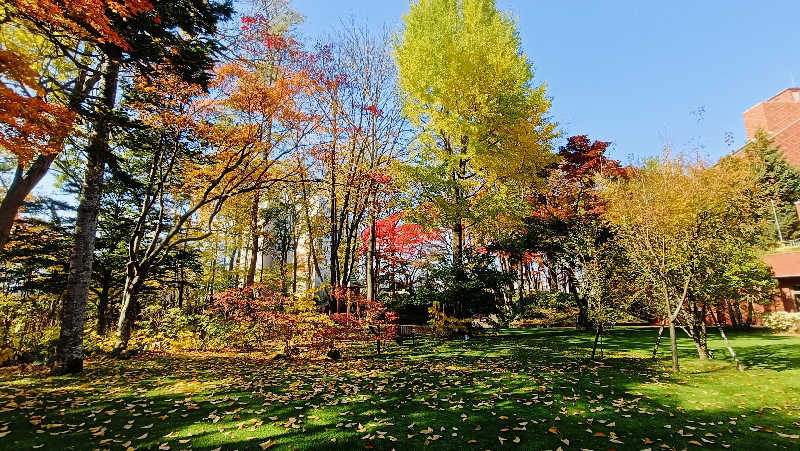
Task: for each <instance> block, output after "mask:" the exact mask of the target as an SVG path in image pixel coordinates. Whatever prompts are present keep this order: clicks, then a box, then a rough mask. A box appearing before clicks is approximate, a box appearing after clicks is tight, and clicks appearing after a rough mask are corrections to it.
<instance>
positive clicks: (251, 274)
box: [244, 190, 261, 287]
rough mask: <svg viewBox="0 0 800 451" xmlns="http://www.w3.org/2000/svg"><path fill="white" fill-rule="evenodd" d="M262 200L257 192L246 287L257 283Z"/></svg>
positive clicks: (252, 216) (252, 218) (251, 229)
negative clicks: (259, 209)
mask: <svg viewBox="0 0 800 451" xmlns="http://www.w3.org/2000/svg"><path fill="white" fill-rule="evenodd" d="M260 198H261V193H260V192H259V191H258V190H257V191H256V192H255V193H254V195H253V205H252V207H251V210H250V233H251V234H252V240H253V241H252V243H251V249H250V267H249V268H248V269H247V279H245V282H244V285H245V286H248V287H249V286H250V285H252V284H253V283H255V281H256V264H257V263H258V238H259V233H258V232H259V224H258V204H259V201H260Z"/></svg>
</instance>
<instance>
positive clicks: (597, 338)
mask: <svg viewBox="0 0 800 451" xmlns="http://www.w3.org/2000/svg"><path fill="white" fill-rule="evenodd" d="M602 333H603V326H597V331H596V333H595V335H594V345H592V360H594V356H595V354H596V353H597V343H598V341H600V334H602Z"/></svg>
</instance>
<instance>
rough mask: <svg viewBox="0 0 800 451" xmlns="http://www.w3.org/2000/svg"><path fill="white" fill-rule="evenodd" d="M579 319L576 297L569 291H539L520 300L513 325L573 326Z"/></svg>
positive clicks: (511, 324)
mask: <svg viewBox="0 0 800 451" xmlns="http://www.w3.org/2000/svg"><path fill="white" fill-rule="evenodd" d="M577 320H578V308H577V306H576V305H575V298H574V297H573V296H572V295H571V294H568V293H560V292H555V293H554V292H549V291H538V292H535V293H531V294H528V295H526V296H525V297H523V298H522V299H520V300H519V302H518V306H517V314H516V315H515V319H514V321H511V323H510V326H512V327H553V326H571V325H574V324H575V323H576V322H577Z"/></svg>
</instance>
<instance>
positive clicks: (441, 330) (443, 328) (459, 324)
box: [428, 302, 472, 338]
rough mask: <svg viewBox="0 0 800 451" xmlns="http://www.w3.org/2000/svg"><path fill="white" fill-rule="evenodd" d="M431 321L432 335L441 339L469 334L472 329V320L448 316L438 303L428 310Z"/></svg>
mask: <svg viewBox="0 0 800 451" xmlns="http://www.w3.org/2000/svg"><path fill="white" fill-rule="evenodd" d="M428 313H429V314H430V316H431V319H430V320H429V321H428V326H429V327H430V330H431V333H432V334H433V335H435V336H437V337H439V338H454V337H458V336H463V335H466V334H469V332H470V330H471V327H472V320H471V319H458V318H455V317H452V316H447V314H446V313H445V312H444V310H442V309H441V307H440V304H439V303H438V302H434V305H433V307H431V308H429V309H428Z"/></svg>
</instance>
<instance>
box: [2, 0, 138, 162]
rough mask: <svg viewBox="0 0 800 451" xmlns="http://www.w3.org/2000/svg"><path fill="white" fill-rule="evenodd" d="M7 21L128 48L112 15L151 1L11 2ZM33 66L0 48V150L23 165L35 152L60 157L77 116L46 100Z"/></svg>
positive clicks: (49, 35)
mask: <svg viewBox="0 0 800 451" xmlns="http://www.w3.org/2000/svg"><path fill="white" fill-rule="evenodd" d="M4 7H6V8H7V9H6V10H5V13H6V16H7V18H11V19H12V20H16V21H18V22H19V23H20V24H22V25H23V26H25V27H26V28H29V29H30V30H31V31H34V32H36V33H39V34H42V35H44V36H45V37H47V38H50V39H53V37H54V36H56V35H67V36H73V37H75V38H76V39H84V40H89V41H94V42H99V43H108V44H113V45H116V46H117V47H120V48H122V49H126V50H127V49H129V47H130V46H129V45H128V43H127V42H125V41H124V40H123V39H122V37H121V36H120V35H119V34H118V33H117V32H115V31H114V30H113V28H112V19H111V18H110V17H109V16H108V15H107V13H108V12H112V13H113V14H115V15H117V16H119V17H121V18H122V19H123V20H124V19H126V18H129V17H132V16H134V15H136V14H141V13H145V12H147V11H149V10H150V9H152V4H151V3H150V2H149V1H147V0H11V1H10V2H9V3H8V5H7V6H4ZM32 64H33V61H30V60H28V57H26V56H23V55H22V54H20V53H18V52H16V51H14V50H9V49H0V78H1V79H2V80H3V81H2V82H0V147H3V148H5V149H6V150H7V151H9V152H11V153H12V154H14V155H16V156H17V158H18V159H19V162H20V163H21V164H22V165H25V164H27V163H28V162H30V161H31V160H32V159H33V158H34V157H35V155H36V154H37V153H42V154H45V155H52V154H54V153H58V152H59V151H60V150H61V148H62V146H63V141H64V138H65V137H66V136H67V134H69V132H70V131H71V129H72V123H73V121H74V119H75V113H74V112H72V111H70V110H69V109H68V108H67V107H66V106H64V105H59V104H57V103H53V102H52V101H51V100H49V99H47V98H46V93H45V91H44V89H42V87H41V86H40V84H39V80H38V77H39V75H38V74H37V73H36V71H35V70H33V68H32Z"/></svg>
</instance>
